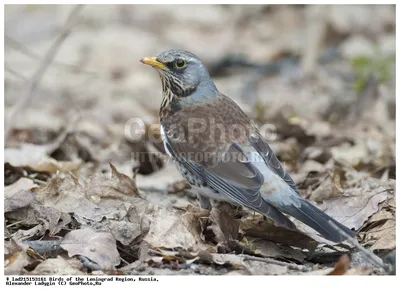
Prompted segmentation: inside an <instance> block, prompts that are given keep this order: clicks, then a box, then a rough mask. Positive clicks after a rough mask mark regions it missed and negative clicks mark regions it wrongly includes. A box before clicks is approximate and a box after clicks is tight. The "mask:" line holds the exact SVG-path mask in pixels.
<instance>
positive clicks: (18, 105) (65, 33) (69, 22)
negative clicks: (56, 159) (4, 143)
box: [4, 5, 83, 139]
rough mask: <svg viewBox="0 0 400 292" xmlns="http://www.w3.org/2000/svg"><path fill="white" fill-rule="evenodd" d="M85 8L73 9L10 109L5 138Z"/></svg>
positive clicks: (76, 7)
mask: <svg viewBox="0 0 400 292" xmlns="http://www.w3.org/2000/svg"><path fill="white" fill-rule="evenodd" d="M82 8H83V5H77V6H75V8H74V9H73V10H72V11H71V13H70V15H69V17H68V20H67V23H66V25H65V26H64V30H63V31H62V33H61V34H60V36H59V37H58V38H57V39H56V41H55V42H54V43H53V45H52V46H51V48H50V50H49V51H48V52H47V54H46V56H45V58H44V59H43V61H42V63H41V65H40V66H39V68H38V69H37V71H36V72H35V74H33V76H32V78H31V80H30V82H29V83H28V85H27V87H26V91H25V93H24V94H23V95H21V97H20V99H19V100H18V101H17V103H16V104H15V105H14V106H13V108H12V109H11V111H10V115H9V118H8V123H7V125H6V127H5V131H4V132H5V135H4V136H5V139H7V137H8V136H9V134H10V130H11V128H12V126H13V124H14V120H15V118H16V116H17V114H18V113H19V112H20V111H21V110H22V109H23V108H24V107H25V106H26V105H27V104H28V103H29V102H30V101H31V99H32V98H33V96H34V93H35V91H36V88H37V87H38V85H39V83H40V81H41V79H42V77H43V75H44V72H45V71H46V69H47V67H48V66H49V65H50V63H51V62H52V60H53V59H54V57H55V55H56V54H57V52H58V50H59V48H60V46H61V44H62V43H63V42H64V40H65V39H66V38H67V37H68V35H69V34H70V33H71V30H72V27H73V26H74V25H75V20H76V17H77V15H78V13H79V12H80V11H81V9H82Z"/></svg>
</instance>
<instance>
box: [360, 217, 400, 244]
mask: <svg viewBox="0 0 400 292" xmlns="http://www.w3.org/2000/svg"><path fill="white" fill-rule="evenodd" d="M363 242H364V244H368V245H370V244H372V246H371V248H370V249H371V251H375V250H377V251H390V250H393V249H395V248H396V221H395V219H394V218H393V219H391V220H387V221H386V222H385V223H384V224H383V225H381V226H378V227H375V228H372V229H370V230H368V231H367V234H366V238H365V239H364V241H363Z"/></svg>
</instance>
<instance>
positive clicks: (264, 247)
mask: <svg viewBox="0 0 400 292" xmlns="http://www.w3.org/2000/svg"><path fill="white" fill-rule="evenodd" d="M247 240H248V241H249V242H251V244H252V245H253V246H254V247H255V249H256V250H255V252H256V253H258V254H260V255H262V256H263V257H268V258H276V259H285V260H291V261H296V262H300V263H301V262H304V259H305V255H304V254H303V253H302V252H301V251H300V250H298V249H294V248H291V247H290V246H285V245H278V244H276V243H274V242H270V241H266V240H263V239H252V238H249V237H248V238H247Z"/></svg>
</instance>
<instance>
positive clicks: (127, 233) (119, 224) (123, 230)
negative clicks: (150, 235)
mask: <svg viewBox="0 0 400 292" xmlns="http://www.w3.org/2000/svg"><path fill="white" fill-rule="evenodd" d="M104 226H105V227H107V228H108V229H109V230H110V232H111V233H112V235H113V236H114V237H115V239H116V240H118V241H119V242H121V243H122V244H123V245H129V244H130V243H132V241H134V240H135V239H136V238H137V237H139V236H140V235H141V234H142V230H141V225H140V221H139V222H135V223H131V222H128V221H125V220H123V221H116V220H107V221H106V222H105V223H104Z"/></svg>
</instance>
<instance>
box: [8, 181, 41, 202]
mask: <svg viewBox="0 0 400 292" xmlns="http://www.w3.org/2000/svg"><path fill="white" fill-rule="evenodd" d="M37 186H38V185H37V184H35V183H34V182H33V181H32V180H31V179H29V178H25V177H22V178H20V179H19V180H17V181H16V182H15V183H13V184H11V185H8V186H6V187H4V197H5V198H8V197H10V196H11V195H14V194H15V193H17V192H19V191H28V190H30V189H32V188H34V187H37Z"/></svg>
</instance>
